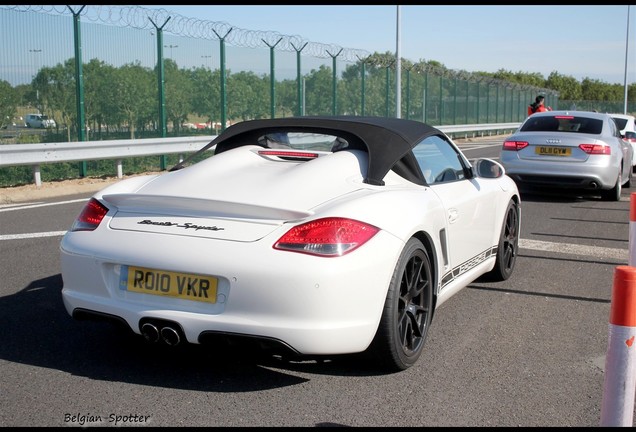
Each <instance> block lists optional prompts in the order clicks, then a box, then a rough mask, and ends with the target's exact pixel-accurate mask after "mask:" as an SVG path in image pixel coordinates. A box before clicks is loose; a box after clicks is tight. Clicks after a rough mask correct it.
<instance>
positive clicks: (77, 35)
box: [0, 5, 558, 143]
mask: <svg viewBox="0 0 636 432" xmlns="http://www.w3.org/2000/svg"><path fill="white" fill-rule="evenodd" d="M0 40H1V41H2V42H0V43H1V44H2V50H0V84H2V82H3V81H4V82H6V83H8V84H9V86H10V87H11V89H12V90H14V91H15V94H17V95H18V96H19V101H20V102H19V103H17V108H16V109H17V114H16V118H15V119H14V122H13V123H15V126H16V127H18V128H19V127H21V126H23V125H22V124H20V122H21V120H20V117H21V116H22V114H26V113H27V111H28V112H40V113H44V114H47V115H49V116H50V117H53V118H54V119H55V121H56V127H55V131H54V132H56V133H57V134H58V136H56V137H54V138H53V139H54V140H56V141H60V140H61V139H60V138H62V137H64V138H65V139H66V140H68V141H75V140H77V141H85V140H88V139H89V135H90V139H93V140H94V139H109V138H108V137H109V136H110V135H111V134H113V133H115V132H119V133H124V134H127V136H128V137H130V138H134V137H154V136H173V135H179V134H184V133H194V132H196V131H197V130H199V129H213V131H212V132H213V133H215V132H219V131H220V130H223V129H224V128H225V127H227V125H229V124H231V123H234V122H236V121H241V120H246V119H251V118H267V117H281V116H298V115H340V114H355V115H375V116H387V117H388V116H391V117H393V116H396V99H397V98H396V97H395V92H396V86H395V82H396V76H395V74H396V70H397V68H396V65H395V57H394V55H393V54H391V53H377V52H376V53H369V52H367V51H364V50H358V49H353V48H343V47H340V46H337V45H326V44H321V43H319V42H312V41H306V40H303V39H302V38H301V37H299V36H287V35H282V34H279V33H276V32H271V31H267V32H262V31H252V30H245V29H240V28H235V27H232V26H231V25H229V24H227V23H223V22H212V21H204V20H200V19H197V18H196V17H185V16H181V15H178V14H176V15H175V14H171V13H170V12H169V11H166V10H162V9H160V10H154V9H148V8H144V7H139V6H99V5H87V6H50V5H7V6H0ZM400 69H401V71H402V76H401V83H402V86H401V87H402V88H401V92H402V94H401V98H400V100H401V101H402V103H401V113H400V116H401V117H402V118H410V119H415V120H421V121H424V122H426V123H429V124H431V125H455V124H478V123H504V122H517V121H522V120H523V119H524V118H525V116H526V107H527V105H528V103H529V102H531V101H532V100H533V99H534V97H535V96H536V95H537V94H539V93H541V94H545V95H546V99H547V102H548V104H549V105H552V106H557V105H558V95H557V94H556V93H555V92H553V91H550V90H547V89H543V88H537V87H532V86H522V85H518V84H514V83H510V82H505V81H501V80H495V79H491V78H484V77H483V76H479V75H473V74H472V73H470V72H466V71H453V70H449V69H446V68H444V67H440V66H439V64H438V63H437V62H423V61H420V62H418V63H415V62H411V61H409V60H408V59H402V63H401V68H400ZM0 90H1V89H0ZM0 92H1V91H0ZM2 103H3V99H2V98H0V105H1V104H2ZM0 109H1V106H0ZM202 132H203V131H202ZM205 133H210V131H209V130H208V131H206V132H205ZM0 139H1V138H0ZM2 142H7V141H0V143H2Z"/></svg>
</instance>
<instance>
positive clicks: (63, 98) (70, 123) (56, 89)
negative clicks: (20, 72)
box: [32, 58, 77, 141]
mask: <svg viewBox="0 0 636 432" xmlns="http://www.w3.org/2000/svg"><path fill="white" fill-rule="evenodd" d="M32 86H33V88H35V89H36V90H37V93H38V95H39V96H38V97H39V100H40V104H39V105H38V108H39V109H40V112H42V113H44V114H47V115H50V116H52V117H54V118H56V125H57V128H58V129H59V128H60V127H65V128H66V136H67V140H68V141H71V130H76V129H77V128H76V119H77V109H76V105H77V104H76V100H75V63H74V60H73V59H72V58H70V59H68V60H66V61H65V62H64V63H63V64H57V65H56V66H54V67H50V68H49V67H44V68H41V69H40V70H39V71H38V73H37V75H36V76H35V78H33V82H32Z"/></svg>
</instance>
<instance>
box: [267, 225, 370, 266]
mask: <svg viewBox="0 0 636 432" xmlns="http://www.w3.org/2000/svg"><path fill="white" fill-rule="evenodd" d="M378 231H380V230H379V229H378V228H376V227H374V226H373V225H369V224H366V223H364V222H360V221H357V220H353V219H345V218H337V217H332V218H325V219H318V220H314V221H311V222H307V223H305V224H302V225H298V226H295V227H293V228H292V229H290V230H289V231H287V233H286V234H285V235H283V236H282V237H281V238H280V239H279V240H278V241H277V242H276V243H275V244H274V249H280V250H286V251H291V252H301V253H306V254H310V255H318V256H324V257H337V256H343V255H345V254H347V253H349V252H351V251H353V250H355V249H356V248H358V247H360V246H362V245H363V244H365V243H366V242H367V241H368V240H369V239H370V238H371V237H373V236H374V235H375V234H376V233H377V232H378Z"/></svg>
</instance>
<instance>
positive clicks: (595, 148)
mask: <svg viewBox="0 0 636 432" xmlns="http://www.w3.org/2000/svg"><path fill="white" fill-rule="evenodd" d="M579 148H580V149H581V150H583V151H584V152H585V153H587V154H591V155H610V154H612V148H611V147H610V146H608V145H605V144H579Z"/></svg>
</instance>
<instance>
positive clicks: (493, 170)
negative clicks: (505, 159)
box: [474, 159, 506, 179]
mask: <svg viewBox="0 0 636 432" xmlns="http://www.w3.org/2000/svg"><path fill="white" fill-rule="evenodd" d="M474 166H475V172H476V173H477V176H478V177H482V178H492V179H495V178H499V177H502V176H503V175H504V174H505V173H506V170H505V169H504V167H503V165H501V164H500V163H499V162H497V161H494V160H492V159H477V161H476V162H475V165H474Z"/></svg>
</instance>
